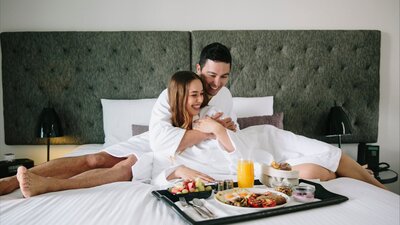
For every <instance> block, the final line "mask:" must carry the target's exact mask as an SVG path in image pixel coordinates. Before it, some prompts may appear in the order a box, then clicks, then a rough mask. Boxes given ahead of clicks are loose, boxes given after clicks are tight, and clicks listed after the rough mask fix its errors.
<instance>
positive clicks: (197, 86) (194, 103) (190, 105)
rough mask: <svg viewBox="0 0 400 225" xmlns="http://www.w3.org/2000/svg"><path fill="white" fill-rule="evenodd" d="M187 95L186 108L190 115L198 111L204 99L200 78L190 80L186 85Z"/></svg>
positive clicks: (196, 113)
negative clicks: (187, 85)
mask: <svg viewBox="0 0 400 225" xmlns="http://www.w3.org/2000/svg"><path fill="white" fill-rule="evenodd" d="M187 90H188V97H187V101H186V110H187V111H188V113H189V114H190V115H191V116H195V115H198V114H199V113H200V106H201V103H203V100H204V96H203V94H204V92H203V84H202V83H201V81H200V80H197V79H196V80H192V82H190V83H189V87H188V89H187Z"/></svg>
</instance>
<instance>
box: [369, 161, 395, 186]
mask: <svg viewBox="0 0 400 225" xmlns="http://www.w3.org/2000/svg"><path fill="white" fill-rule="evenodd" d="M389 167H390V166H389V164H388V163H379V167H378V171H377V172H374V176H375V178H376V179H377V180H378V181H379V182H381V183H382V184H389V183H393V182H396V181H397V180H398V174H397V173H396V172H395V171H393V170H391V169H389Z"/></svg>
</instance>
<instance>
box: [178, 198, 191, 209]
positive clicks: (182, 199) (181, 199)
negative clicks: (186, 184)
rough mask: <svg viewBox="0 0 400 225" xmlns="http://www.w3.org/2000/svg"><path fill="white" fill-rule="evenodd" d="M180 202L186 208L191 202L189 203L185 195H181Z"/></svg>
mask: <svg viewBox="0 0 400 225" xmlns="http://www.w3.org/2000/svg"><path fill="white" fill-rule="evenodd" d="M179 202H180V203H181V205H182V206H183V207H184V208H187V207H188V206H189V204H188V203H187V201H186V199H185V198H184V197H179Z"/></svg>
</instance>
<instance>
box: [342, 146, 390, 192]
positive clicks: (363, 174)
mask: <svg viewBox="0 0 400 225" xmlns="http://www.w3.org/2000/svg"><path fill="white" fill-rule="evenodd" d="M336 174H337V175H338V176H341V177H351V178H354V179H357V180H361V181H364V182H367V183H370V184H373V185H375V186H377V187H380V188H383V189H386V190H387V188H386V187H385V186H384V185H383V184H381V183H380V182H379V181H378V180H377V179H376V178H375V177H374V176H373V175H371V174H370V173H369V172H368V171H367V170H366V169H365V168H363V167H362V166H361V165H360V164H358V163H357V162H356V161H354V160H353V159H352V158H351V157H350V156H348V155H346V154H344V153H342V157H341V158H340V161H339V167H338V169H337V171H336Z"/></svg>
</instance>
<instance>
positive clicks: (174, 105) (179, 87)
mask: <svg viewBox="0 0 400 225" xmlns="http://www.w3.org/2000/svg"><path fill="white" fill-rule="evenodd" d="M193 80H200V81H201V82H202V83H203V80H202V79H201V78H200V77H199V76H198V75H197V74H195V73H193V72H191V71H179V72H176V73H175V74H174V75H172V77H171V80H170V81H169V85H168V100H169V105H170V108H171V117H172V118H171V120H172V125H173V126H175V127H180V128H184V129H192V119H193V118H192V116H190V115H189V112H188V111H187V110H186V101H187V98H188V94H189V93H188V92H189V90H188V87H189V84H190V82H192V81H193ZM203 87H204V84H203ZM207 104H208V96H207V94H204V100H203V103H202V104H201V107H203V106H206V105H207Z"/></svg>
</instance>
